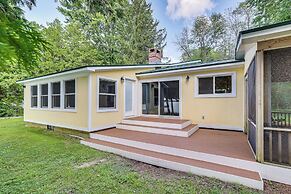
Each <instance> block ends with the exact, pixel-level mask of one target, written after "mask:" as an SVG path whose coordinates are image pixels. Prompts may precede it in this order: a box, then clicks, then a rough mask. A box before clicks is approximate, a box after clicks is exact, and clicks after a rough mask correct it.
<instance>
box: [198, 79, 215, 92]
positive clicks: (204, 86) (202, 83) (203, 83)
mask: <svg viewBox="0 0 291 194" xmlns="http://www.w3.org/2000/svg"><path fill="white" fill-rule="evenodd" d="M198 82H199V92H198V93H199V94H213V77H205V78H198Z"/></svg>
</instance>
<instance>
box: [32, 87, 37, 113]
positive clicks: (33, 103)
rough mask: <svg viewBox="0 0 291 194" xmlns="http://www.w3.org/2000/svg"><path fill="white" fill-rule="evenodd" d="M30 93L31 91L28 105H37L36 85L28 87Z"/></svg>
mask: <svg viewBox="0 0 291 194" xmlns="http://www.w3.org/2000/svg"><path fill="white" fill-rule="evenodd" d="M30 93H31V103H30V106H31V107H32V108H36V107H37V93H38V92H37V86H31V87H30Z"/></svg>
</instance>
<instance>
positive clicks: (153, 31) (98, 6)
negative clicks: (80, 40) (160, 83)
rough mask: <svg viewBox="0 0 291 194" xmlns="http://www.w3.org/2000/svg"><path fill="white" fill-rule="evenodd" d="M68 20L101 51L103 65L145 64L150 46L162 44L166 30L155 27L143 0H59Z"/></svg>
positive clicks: (156, 24) (150, 12) (150, 11)
mask: <svg viewBox="0 0 291 194" xmlns="http://www.w3.org/2000/svg"><path fill="white" fill-rule="evenodd" d="M60 2H61V7H60V8H59V9H60V11H61V12H62V13H63V14H64V15H65V16H66V17H67V18H68V22H69V23H70V22H73V21H75V22H78V23H80V25H81V28H82V31H83V32H84V34H85V35H86V37H87V38H88V39H89V40H90V42H92V43H93V46H94V47H95V48H96V49H97V50H98V52H99V53H100V55H99V60H100V62H101V63H102V64H124V63H146V62H147V56H148V49H149V48H150V47H160V48H163V47H164V46H165V43H164V40H165V36H166V33H165V29H158V22H157V21H156V20H154V19H153V15H152V10H151V5H150V4H148V3H147V2H146V1H145V0H132V1H130V2H129V1H127V0H115V1H96V2H95V3H94V4H93V5H92V4H91V6H90V7H88V4H86V3H85V2H86V0H75V1H65V0H61V1H60Z"/></svg>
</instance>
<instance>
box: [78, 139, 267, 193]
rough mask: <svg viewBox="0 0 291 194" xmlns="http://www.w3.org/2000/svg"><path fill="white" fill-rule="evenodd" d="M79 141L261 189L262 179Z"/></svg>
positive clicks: (130, 157)
mask: <svg viewBox="0 0 291 194" xmlns="http://www.w3.org/2000/svg"><path fill="white" fill-rule="evenodd" d="M80 143H81V144H83V145H87V146H89V147H92V148H95V149H98V150H102V151H106V152H110V153H114V154H118V155H121V156H123V157H126V158H129V159H133V160H137V161H141V162H145V163H148V164H152V165H156V166H160V167H164V168H168V169H172V170H177V171H182V172H188V173H193V174H197V175H201V176H208V177H214V178H217V179H220V180H223V181H228V182H232V183H239V184H243V185H246V186H248V187H252V188H255V189H259V190H263V181H262V180H253V179H249V178H245V177H241V176H236V175H232V174H227V173H224V172H219V171H214V170H209V169H206V168H201V167H196V166H190V165H187V164H183V163H178V162H173V161H171V160H165V159H160V158H156V157H152V156H147V155H142V154H137V153H133V152H129V151H125V150H121V149H117V148H113V147H109V146H104V145H100V144H96V143H91V142H87V141H82V140H81V141H80Z"/></svg>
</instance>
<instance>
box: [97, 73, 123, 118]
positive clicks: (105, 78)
mask: <svg viewBox="0 0 291 194" xmlns="http://www.w3.org/2000/svg"><path fill="white" fill-rule="evenodd" d="M100 79H103V80H108V81H112V82H115V108H99V83H100ZM96 80H97V84H96V93H97V95H96V112H97V113H98V112H101V113H102V112H118V98H119V97H118V89H119V81H118V79H113V78H111V77H104V76H97V79H96Z"/></svg>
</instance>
